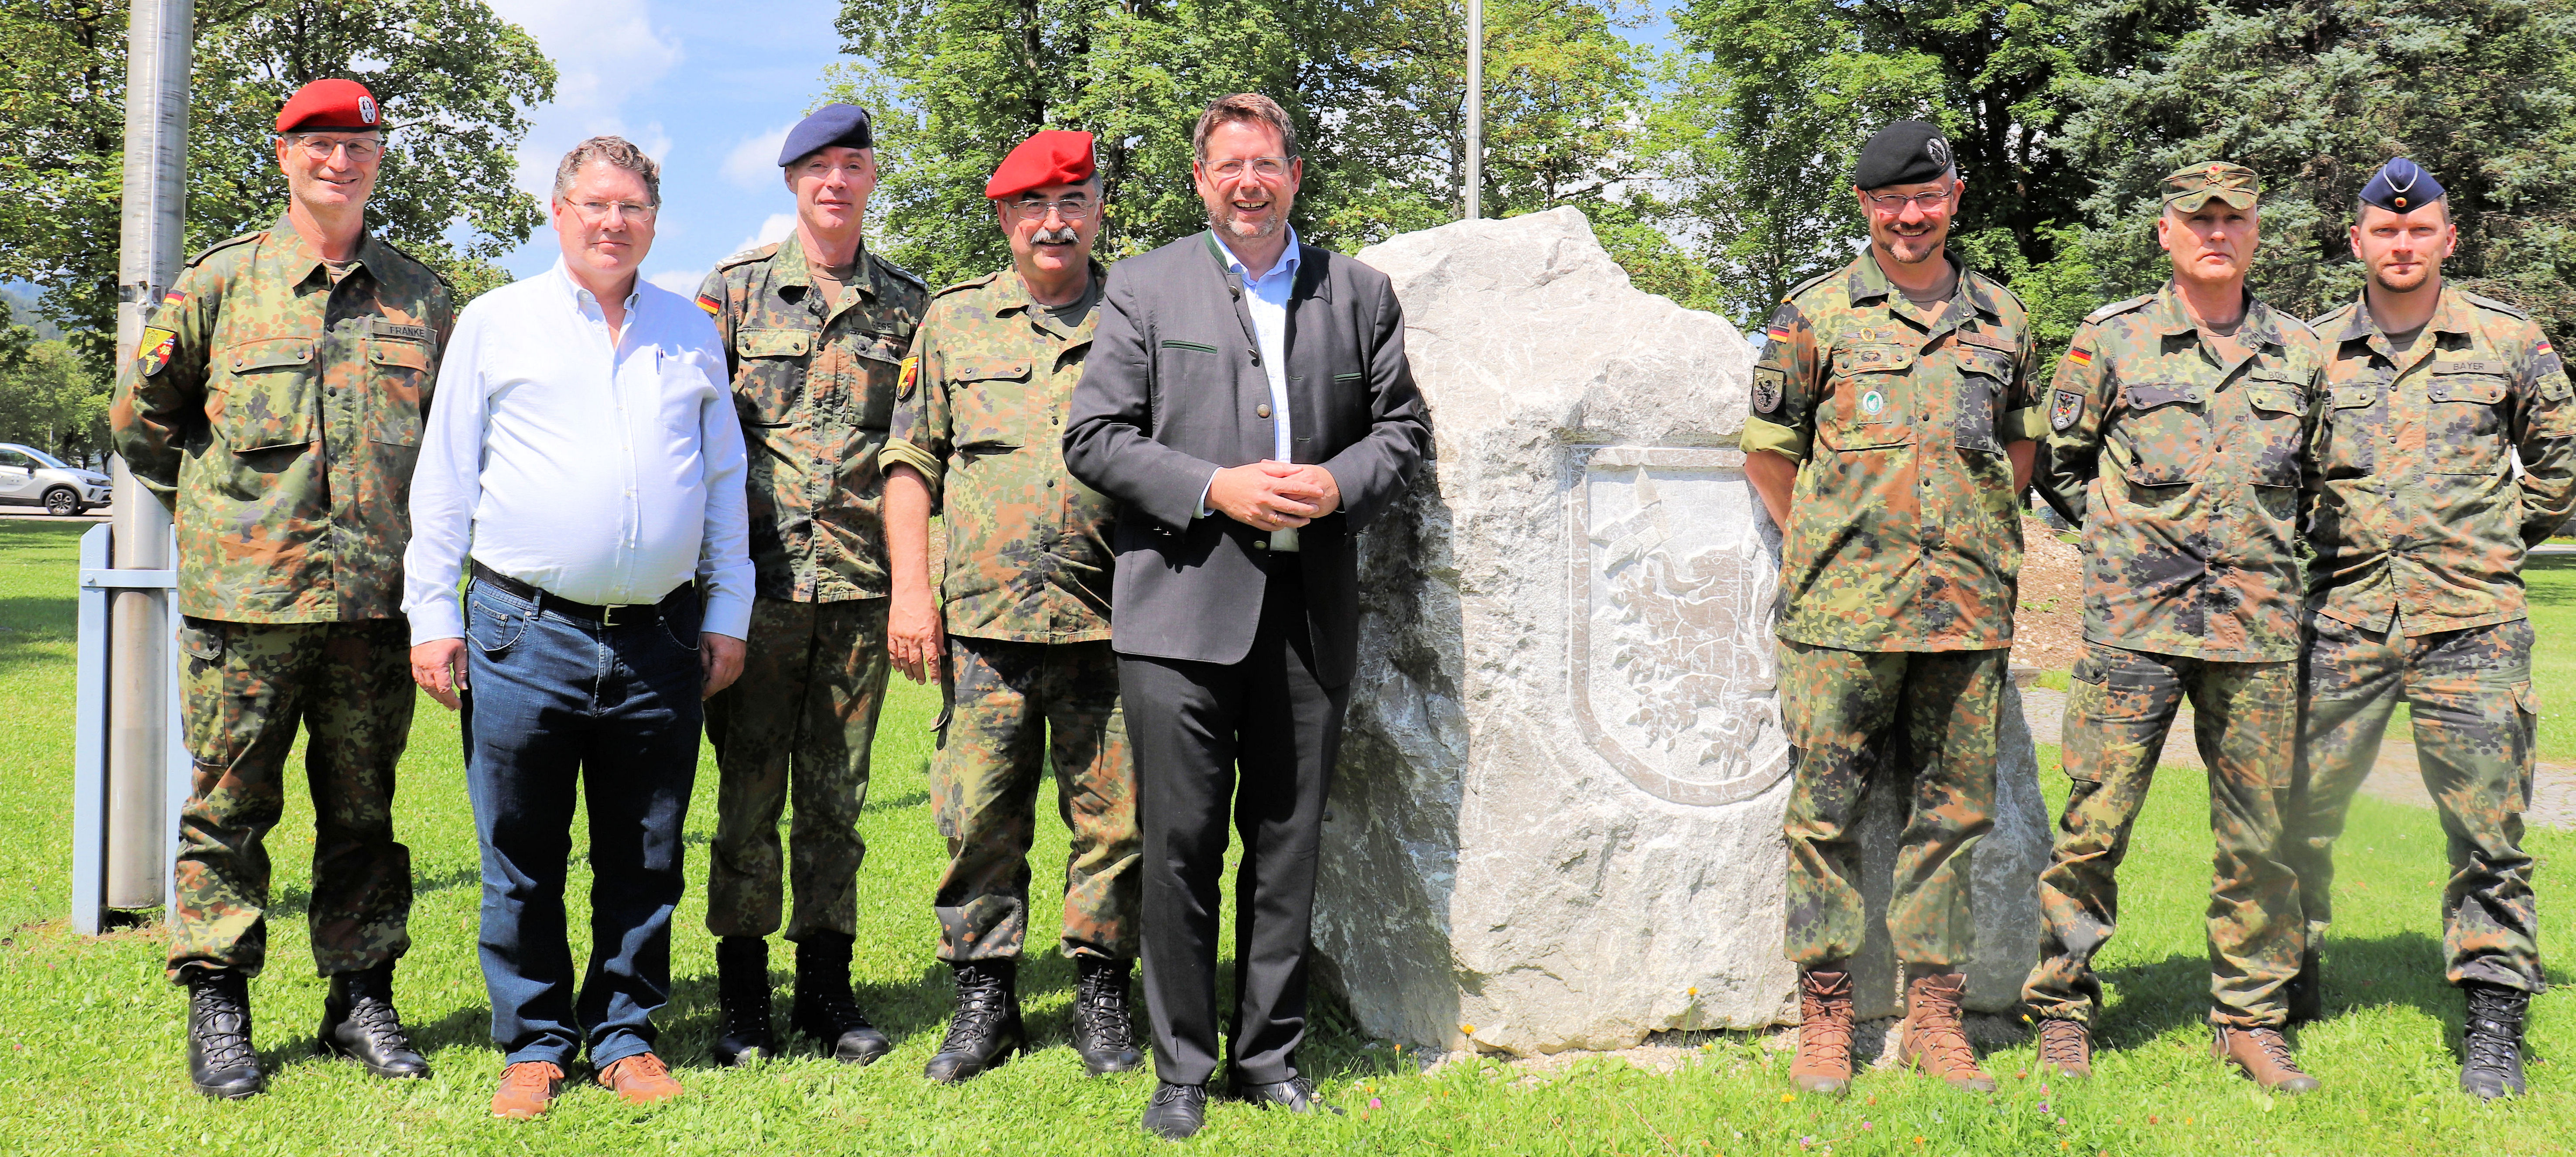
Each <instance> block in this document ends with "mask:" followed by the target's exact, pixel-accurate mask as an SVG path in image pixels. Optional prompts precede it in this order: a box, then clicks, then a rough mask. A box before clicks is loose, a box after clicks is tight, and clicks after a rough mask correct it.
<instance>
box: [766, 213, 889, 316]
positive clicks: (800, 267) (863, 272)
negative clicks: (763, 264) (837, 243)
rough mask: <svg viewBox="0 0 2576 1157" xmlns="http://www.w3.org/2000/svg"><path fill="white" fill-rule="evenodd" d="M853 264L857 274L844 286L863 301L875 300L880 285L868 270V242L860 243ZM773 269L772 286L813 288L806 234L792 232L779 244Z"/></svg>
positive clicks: (851, 276)
mask: <svg viewBox="0 0 2576 1157" xmlns="http://www.w3.org/2000/svg"><path fill="white" fill-rule="evenodd" d="M851 264H852V267H853V272H852V273H851V274H850V279H849V280H848V281H846V282H843V283H842V284H844V285H847V286H849V287H850V288H852V289H855V290H858V291H859V297H860V298H861V299H863V300H873V299H874V298H875V297H876V295H877V283H876V275H875V274H874V272H873V271H871V270H870V269H869V268H868V246H867V243H866V242H864V241H863V242H860V243H859V248H858V255H857V257H856V258H855V259H854V260H853V261H852V262H851ZM769 269H770V277H771V279H772V283H773V284H775V285H777V286H778V287H779V288H781V289H784V288H786V287H788V286H791V285H793V286H796V287H797V288H799V289H805V290H811V289H813V288H814V272H813V261H812V259H811V258H809V257H808V256H806V253H805V236H804V234H802V233H798V232H795V231H793V230H790V231H789V232H788V234H787V239H786V240H784V241H781V242H779V243H778V256H776V257H774V258H771V259H770V262H769ZM800 296H801V295H800Z"/></svg>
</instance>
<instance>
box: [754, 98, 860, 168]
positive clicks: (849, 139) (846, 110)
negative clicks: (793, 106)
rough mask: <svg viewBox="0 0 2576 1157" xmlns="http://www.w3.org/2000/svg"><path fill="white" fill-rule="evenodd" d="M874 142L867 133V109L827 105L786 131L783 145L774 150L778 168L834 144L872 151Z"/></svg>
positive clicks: (850, 105) (848, 105) (852, 105)
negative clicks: (776, 151) (785, 139)
mask: <svg viewBox="0 0 2576 1157" xmlns="http://www.w3.org/2000/svg"><path fill="white" fill-rule="evenodd" d="M876 143H877V142H876V136H875V135H874V134H872V133H870V132H869V131H868V110H866V109H863V108H860V107H859V106H857V105H854V104H827V105H824V106H823V107H821V108H818V109H815V110H814V111H813V113H811V114H810V115H808V116H807V117H806V118H805V119H804V120H801V121H798V122H796V127H795V128H792V129H789V130H787V143H786V144H783V145H780V146H779V147H778V167H779V168H782V169H783V168H786V167H787V166H789V165H792V164H795V163H796V162H797V161H799V160H801V159H803V158H804V157H805V155H806V154H808V153H812V152H814V151H815V150H817V149H828V148H831V147H832V146H834V145H846V146H848V147H850V148H853V149H872V148H875V147H876Z"/></svg>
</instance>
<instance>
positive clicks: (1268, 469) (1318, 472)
mask: <svg viewBox="0 0 2576 1157" xmlns="http://www.w3.org/2000/svg"><path fill="white" fill-rule="evenodd" d="M1207 504H1208V509H1210V510H1214V511H1216V512H1217V513H1219V514H1222V515H1224V516H1226V517H1228V518H1231V519H1233V520H1235V521H1236V522H1240V523H1243V524H1244V525H1246V526H1250V527H1253V528H1255V529H1258V530H1286V529H1288V528H1289V527H1292V526H1304V525H1306V524H1307V523H1309V522H1313V521H1314V520H1316V519H1318V518H1322V517H1324V516H1325V515H1327V514H1331V513H1332V512H1334V511H1336V510H1339V509H1341V507H1342V487H1341V484H1340V483H1338V482H1335V481H1334V480H1333V472H1332V471H1330V470H1326V469H1324V468H1323V467H1321V466H1312V465H1304V466H1301V465H1299V464H1297V463H1294V462H1279V461H1274V460H1270V459H1264V460H1262V461H1259V462H1255V463H1253V464H1251V465H1249V466H1232V467H1228V468H1226V469H1223V470H1219V471H1217V472H1216V477H1214V478H1211V479H1209V480H1208V496H1207Z"/></svg>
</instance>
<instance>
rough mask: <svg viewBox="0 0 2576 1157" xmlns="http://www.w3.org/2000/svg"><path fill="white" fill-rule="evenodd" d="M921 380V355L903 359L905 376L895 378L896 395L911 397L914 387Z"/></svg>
mask: <svg viewBox="0 0 2576 1157" xmlns="http://www.w3.org/2000/svg"><path fill="white" fill-rule="evenodd" d="M920 381H921V359H920V358H919V357H908V358H905V359H903V376H902V377H899V378H896V379H895V383H894V396H896V397H898V398H909V397H911V396H912V387H913V386H914V385H916V384H918V383H919V382H920Z"/></svg>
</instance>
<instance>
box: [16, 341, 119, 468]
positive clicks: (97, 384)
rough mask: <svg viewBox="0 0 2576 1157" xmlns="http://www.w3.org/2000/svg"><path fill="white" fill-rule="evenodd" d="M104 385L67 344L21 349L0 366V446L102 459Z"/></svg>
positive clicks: (104, 446) (43, 343)
mask: <svg viewBox="0 0 2576 1157" xmlns="http://www.w3.org/2000/svg"><path fill="white" fill-rule="evenodd" d="M13 328H17V329H19V330H21V331H23V330H24V328H25V327H23V326H20V327H13ZM108 384H109V383H108V380H107V378H106V377H105V376H104V375H102V374H100V373H99V372H98V371H97V370H96V369H95V368H93V367H92V365H91V364H90V362H89V360H88V359H86V358H83V357H81V356H80V355H79V354H78V353H77V352H75V351H74V350H73V349H72V348H71V345H70V344H69V343H68V342H63V341H39V342H34V343H31V344H29V345H27V346H26V347H24V348H23V349H22V350H19V351H16V356H13V357H10V358H8V359H7V360H6V361H5V362H0V442H18V443H22V444H25V445H29V446H35V447H37V448H39V449H43V450H48V451H52V452H54V453H56V454H60V455H62V456H64V457H66V458H70V457H78V458H81V459H82V460H84V461H93V460H96V459H97V458H99V457H103V456H104V455H105V454H106V453H107V452H108V449H109V446H108V440H107V400H108Z"/></svg>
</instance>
